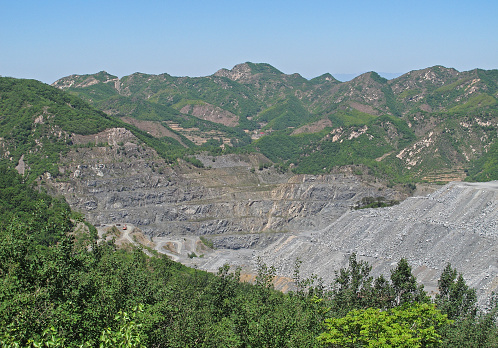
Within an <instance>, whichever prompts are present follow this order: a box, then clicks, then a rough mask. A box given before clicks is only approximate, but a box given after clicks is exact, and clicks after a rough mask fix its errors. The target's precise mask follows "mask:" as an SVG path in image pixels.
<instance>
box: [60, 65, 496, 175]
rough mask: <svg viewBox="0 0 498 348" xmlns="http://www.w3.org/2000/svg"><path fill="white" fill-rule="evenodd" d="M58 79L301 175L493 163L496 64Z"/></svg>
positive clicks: (457, 169) (114, 111)
mask: <svg viewBox="0 0 498 348" xmlns="http://www.w3.org/2000/svg"><path fill="white" fill-rule="evenodd" d="M54 85H55V86H57V87H59V88H62V89H65V90H67V91H69V92H71V93H73V94H76V95H78V96H81V97H83V98H85V99H86V100H87V101H89V102H90V103H92V105H94V106H95V107H97V108H98V109H100V110H102V111H104V112H106V113H108V114H109V115H114V116H118V117H124V116H130V117H133V118H136V119H138V120H151V121H154V122H157V123H158V124H161V125H163V126H165V127H168V128H169V129H171V130H174V131H175V132H177V134H181V135H182V136H183V137H184V139H188V140H190V141H191V142H195V143H197V144H198V145H201V144H203V143H206V144H211V145H215V143H214V142H212V141H211V140H210V139H212V138H215V139H222V141H223V143H225V144H226V145H228V147H225V150H224V151H239V150H236V149H235V147H238V148H240V147H242V148H244V149H245V151H261V152H262V153H263V154H265V155H266V156H267V157H268V158H269V159H271V160H272V161H274V162H275V163H278V165H279V166H281V167H282V168H288V169H292V170H293V171H295V172H297V173H323V172H325V173H326V172H330V171H332V170H334V168H337V167H338V166H344V165H350V164H361V165H366V166H367V167H368V168H370V169H369V171H370V172H371V173H373V174H375V175H379V176H384V177H386V178H387V179H389V180H394V181H438V182H439V181H442V182H444V181H450V180H461V179H464V178H465V177H466V175H467V174H466V173H469V170H470V169H471V168H473V169H472V170H471V172H472V173H477V172H480V171H482V170H484V169H481V167H482V166H483V165H484V164H483V163H484V162H483V161H485V162H486V161H487V162H486V163H488V162H489V161H492V160H479V159H480V158H481V156H484V157H485V158H493V153H492V152H491V153H490V154H489V155H487V152H488V151H490V149H491V147H490V145H491V144H493V143H494V141H495V138H496V134H497V130H498V118H497V115H498V106H497V102H496V100H497V98H498V73H497V71H496V70H489V71H486V70H480V69H475V70H471V71H466V72H458V71H457V70H455V69H451V68H445V67H442V66H434V67H430V68H426V69H422V70H415V71H411V72H409V73H407V74H404V75H402V76H400V77H398V78H396V79H393V80H386V79H384V78H382V77H381V76H379V75H378V74H377V73H375V72H369V73H365V74H363V75H360V76H358V77H356V78H355V79H353V80H351V81H348V82H343V83H341V82H339V81H337V80H336V79H334V78H333V77H332V76H331V75H330V74H324V75H322V76H319V77H317V78H314V79H311V80H307V79H305V78H303V77H302V76H300V75H299V74H290V75H287V74H284V73H282V72H281V71H279V70H278V69H276V68H274V67H272V66H270V65H268V64H255V63H250V62H248V63H244V64H239V65H236V66H235V67H234V68H233V69H231V70H228V69H221V70H219V71H218V72H216V73H215V74H213V75H211V76H206V77H196V78H189V77H173V76H170V75H167V74H162V75H147V74H140V73H136V74H133V75H130V76H125V77H123V78H121V79H118V78H116V77H115V76H112V75H109V74H107V73H102V72H101V73H98V74H96V75H95V76H93V75H85V76H69V77H66V78H63V79H61V80H59V81H57V82H56V83H55V84H54ZM112 89H114V90H112ZM185 142H187V140H186V141H185ZM201 149H202V148H198V150H199V151H201ZM475 161H477V162H475ZM487 166H488V167H489V166H490V165H489V164H488V165H487ZM483 177H484V176H475V175H473V176H472V178H483ZM486 177H489V175H488V176H486Z"/></svg>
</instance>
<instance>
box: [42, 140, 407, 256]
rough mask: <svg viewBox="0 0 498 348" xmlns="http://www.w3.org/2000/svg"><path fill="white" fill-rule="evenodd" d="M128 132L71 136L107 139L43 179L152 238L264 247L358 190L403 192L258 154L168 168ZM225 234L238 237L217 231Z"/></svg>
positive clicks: (335, 209)
mask: <svg viewBox="0 0 498 348" xmlns="http://www.w3.org/2000/svg"><path fill="white" fill-rule="evenodd" d="M126 132H127V131H124V133H122V134H121V133H120V134H117V133H116V132H115V133H116V134H114V133H112V134H101V135H99V136H98V138H97V137H95V138H96V139H93V138H92V139H86V138H85V139H80V140H75V141H79V142H81V143H82V144H86V143H87V142H88V141H95V143H97V139H98V141H99V142H100V141H102V139H104V140H106V141H107V144H108V145H107V146H94V147H82V148H79V149H77V151H75V150H72V151H71V152H70V153H69V154H68V155H67V156H66V157H65V158H64V163H63V166H62V167H61V171H62V172H63V173H64V176H65V177H64V178H63V179H62V180H61V179H58V180H52V179H50V178H46V181H47V182H49V183H50V184H51V185H52V187H53V190H54V193H55V194H62V195H63V196H64V197H65V198H66V200H67V201H68V202H69V204H70V205H71V207H72V208H73V209H75V210H77V211H80V212H82V213H84V214H85V216H86V217H87V219H88V220H89V221H90V222H92V223H94V224H97V225H100V224H111V223H129V224H133V225H134V226H137V227H138V228H140V229H141V230H142V231H143V232H144V233H146V234H147V235H149V236H150V237H157V236H168V235H175V236H178V235H185V236H201V235H202V236H209V237H212V238H213V241H214V243H215V246H216V247H218V248H222V247H229V248H246V247H250V246H253V245H256V244H258V245H262V246H263V245H264V246H266V245H267V244H268V243H270V242H272V241H273V240H274V239H275V237H276V236H278V235H279V233H289V232H293V233H296V232H300V231H308V230H310V229H319V228H323V227H325V226H327V225H329V224H330V223H331V222H332V221H334V220H336V219H337V218H339V217H340V216H341V215H342V214H343V213H344V212H345V211H347V210H348V209H350V206H352V205H353V204H354V203H355V202H356V201H358V200H361V199H362V198H363V197H368V196H373V197H378V196H384V197H386V198H388V199H402V198H404V197H406V194H402V193H399V192H397V191H395V190H393V189H390V188H387V187H386V186H385V185H383V184H381V183H375V182H373V183H370V184H367V183H365V182H363V181H361V180H360V179H359V178H358V177H356V176H354V175H352V174H348V173H338V174H330V175H318V176H315V175H293V174H292V173H279V172H277V171H276V170H275V169H273V168H270V169H268V168H265V169H262V170H259V164H260V163H262V161H268V160H267V159H266V158H264V157H263V156H261V155H259V157H258V156H257V155H256V156H253V155H226V156H221V157H210V156H202V157H200V159H201V160H202V161H203V162H205V165H206V167H207V166H209V167H210V168H205V169H198V168H195V167H192V166H190V165H188V164H186V163H183V164H182V163H180V164H178V165H175V166H173V167H171V166H169V165H167V164H166V163H164V161H163V160H162V159H161V158H159V156H157V154H155V152H154V151H153V150H151V149H150V148H146V147H144V146H142V145H140V144H137V142H136V139H134V137H133V136H132V135H131V134H128V133H126ZM261 233H263V234H265V235H269V234H271V235H272V238H270V239H267V238H263V239H262V238H261V236H262V234H261ZM226 235H236V236H237V237H236V238H232V239H231V240H232V241H233V242H230V240H229V239H224V238H217V237H219V236H226Z"/></svg>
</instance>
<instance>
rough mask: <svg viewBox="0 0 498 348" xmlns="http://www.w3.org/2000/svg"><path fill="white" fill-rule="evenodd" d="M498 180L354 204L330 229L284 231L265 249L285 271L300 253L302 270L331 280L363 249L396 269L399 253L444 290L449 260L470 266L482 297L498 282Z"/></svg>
mask: <svg viewBox="0 0 498 348" xmlns="http://www.w3.org/2000/svg"><path fill="white" fill-rule="evenodd" d="M497 251H498V182H497V181H494V182H489V183H474V184H471V183H461V182H453V183H450V184H448V185H446V186H444V187H443V188H441V189H439V190H438V191H436V192H434V193H432V194H430V195H428V196H425V197H412V198H408V199H406V200H405V201H404V202H402V203H401V204H400V205H399V206H394V207H390V208H384V209H366V210H359V211H348V212H347V213H345V214H344V215H343V216H341V217H340V218H339V219H338V220H337V221H335V222H333V223H332V224H330V225H329V226H327V227H326V228H323V229H321V230H315V231H314V232H311V233H301V234H298V235H294V236H284V237H282V238H280V239H279V240H277V241H275V242H274V243H273V244H272V245H270V246H269V247H267V248H266V249H265V250H263V251H262V252H261V253H260V256H261V257H262V259H263V260H264V261H265V262H266V263H267V264H268V265H275V266H276V268H277V269H278V271H279V273H280V275H283V276H290V275H292V272H293V265H294V261H295V259H296V258H299V259H300V260H302V261H303V264H302V266H301V272H302V275H303V276H309V275H311V274H317V275H318V276H319V277H322V278H323V279H324V281H325V284H327V283H330V282H331V281H332V280H333V278H334V271H335V270H338V269H340V268H341V267H345V266H346V263H347V258H348V256H349V255H350V254H351V253H356V254H357V255H358V256H359V258H361V259H365V260H367V261H369V262H370V264H371V265H372V266H373V270H372V274H373V275H379V274H389V270H390V269H392V268H394V266H395V265H396V263H397V262H398V261H399V259H400V258H402V257H405V258H406V259H407V260H408V261H409V263H410V264H411V265H412V268H413V271H414V274H415V275H416V276H417V279H418V280H419V281H420V282H422V283H423V284H424V285H425V287H426V290H428V291H435V290H437V280H438V279H439V277H440V274H441V271H442V270H443V268H444V267H445V266H446V264H447V263H451V265H452V266H453V267H454V268H456V269H457V270H458V271H459V272H461V273H463V275H464V278H465V280H466V281H467V283H468V284H469V285H470V286H472V287H474V288H476V289H477V291H478V297H479V300H480V301H481V302H482V301H484V299H486V298H487V297H488V296H489V295H490V294H491V292H492V291H496V290H497V288H498V259H497Z"/></svg>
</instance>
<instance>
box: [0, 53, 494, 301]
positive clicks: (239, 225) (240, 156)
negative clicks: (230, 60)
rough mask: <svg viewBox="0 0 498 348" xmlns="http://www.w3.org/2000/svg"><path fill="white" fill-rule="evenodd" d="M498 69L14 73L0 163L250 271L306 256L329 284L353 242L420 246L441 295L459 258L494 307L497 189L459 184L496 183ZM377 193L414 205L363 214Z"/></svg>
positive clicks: (149, 240)
mask: <svg viewBox="0 0 498 348" xmlns="http://www.w3.org/2000/svg"><path fill="white" fill-rule="evenodd" d="M497 76H498V75H497V74H496V71H483V70H479V69H476V70H473V71H468V72H458V71H456V70H454V69H448V68H444V67H441V66H435V67H431V68H427V69H422V70H419V71H412V72H409V73H407V74H404V75H402V76H400V77H398V78H396V79H393V80H386V79H383V78H381V77H380V76H379V75H378V74H376V73H374V72H371V73H366V74H363V75H361V76H359V77H357V78H355V79H353V80H351V81H348V82H344V83H341V82H339V81H337V80H335V79H334V78H333V77H332V76H331V75H329V74H325V75H322V76H320V77H317V78H315V79H311V80H306V79H304V78H302V77H301V76H300V75H299V74H292V75H286V74H283V73H281V72H280V71H279V70H277V69H275V68H273V67H272V66H270V65H268V64H253V63H244V64H240V65H237V66H235V67H234V68H233V69H231V70H228V69H221V70H220V71H218V72H216V73H215V74H213V75H211V76H207V77H199V78H189V77H178V78H177V77H173V76H170V75H168V74H162V75H147V74H141V73H136V74H133V75H130V76H125V77H122V78H118V77H116V76H113V75H110V74H108V73H106V72H100V73H97V74H93V75H81V76H80V75H71V76H68V77H65V78H62V79H60V80H58V81H56V82H55V83H54V84H53V86H54V87H57V88H54V87H50V86H46V85H43V84H41V83H37V82H35V81H29V80H27V81H21V80H15V79H9V78H2V79H1V80H0V82H1V83H2V89H1V91H2V95H1V99H0V102H1V103H2V115H1V117H2V120H3V124H4V125H5V127H3V128H2V133H1V134H0V135H1V137H0V143H1V147H0V155H1V156H0V157H1V161H2V164H4V165H7V166H12V167H15V168H17V169H18V171H19V172H22V173H23V174H24V175H25V177H26V178H28V179H29V180H31V181H33V182H35V183H36V184H37V185H38V186H39V187H42V188H43V189H44V190H47V191H48V192H49V193H50V194H52V195H54V196H59V197H63V198H64V199H65V200H66V201H67V202H68V203H69V204H70V206H71V208H72V209H74V210H75V211H78V212H80V213H82V214H84V216H85V217H86V219H87V220H88V221H89V222H90V223H92V224H95V225H96V226H97V227H98V228H99V232H100V233H101V234H102V233H105V231H106V230H107V229H108V228H110V226H116V227H117V226H118V224H120V225H121V226H123V225H126V226H130V230H126V231H120V230H119V229H118V231H120V232H124V233H121V234H120V235H119V236H116V237H117V238H118V241H119V243H120V244H123V245H125V246H126V245H130V246H131V245H136V244H137V243H139V244H143V245H144V248H145V249H144V250H146V252H148V253H149V254H150V253H151V252H153V251H155V252H160V253H165V254H167V255H168V256H169V257H170V258H172V259H173V260H176V261H180V262H182V263H184V264H185V265H189V266H193V267H196V268H199V269H204V270H209V271H211V272H216V270H217V269H218V268H219V267H220V266H222V265H223V264H224V263H225V262H228V263H229V264H231V265H233V266H242V267H243V271H244V273H245V274H247V275H248V276H249V277H251V276H254V272H255V263H256V260H257V259H258V258H259V257H260V258H261V259H262V260H263V261H264V262H265V263H267V264H268V265H274V266H275V267H276V269H277V270H278V275H279V277H281V278H280V279H290V278H291V277H290V276H291V272H292V270H291V269H290V268H291V267H292V266H293V265H294V264H295V261H296V259H299V260H301V261H303V266H302V269H301V271H302V272H303V275H305V276H307V277H308V276H311V275H312V274H316V275H318V276H319V277H321V278H323V279H324V281H325V282H326V283H328V284H330V282H331V281H332V280H333V278H334V276H335V273H334V272H335V271H336V270H338V269H339V268H341V267H344V266H345V263H346V262H347V260H348V257H349V256H348V255H351V254H353V253H355V254H357V255H358V256H359V257H361V258H362V259H364V260H368V261H369V262H371V263H372V265H373V274H375V275H378V274H387V273H388V272H389V269H390V268H389V267H390V266H392V265H393V264H395V263H396V262H397V260H399V259H400V258H402V257H406V258H407V259H408V260H409V261H410V262H411V263H412V264H413V265H414V268H415V271H416V272H417V274H418V275H419V279H420V280H421V281H422V282H423V283H424V284H425V286H426V287H427V288H428V289H430V291H435V289H436V287H437V284H436V282H437V279H438V276H439V272H440V270H441V269H442V268H444V266H445V263H446V262H451V264H452V265H453V266H454V267H456V268H457V269H458V270H459V271H460V272H464V274H465V276H466V277H467V278H466V280H468V282H469V283H470V284H472V286H474V287H475V288H476V289H477V290H478V294H479V299H480V300H481V301H484V299H485V298H487V297H489V295H490V292H491V291H493V290H495V288H496V284H495V283H496V279H497V274H496V272H495V267H496V265H495V264H494V263H493V262H494V258H493V256H492V253H491V251H492V250H493V248H494V244H493V243H494V239H493V238H494V232H495V230H496V228H497V226H496V223H495V221H496V211H497V207H496V195H495V194H494V192H495V191H496V190H495V189H494V186H493V184H489V185H488V186H484V187H479V186H476V184H470V183H469V184H456V183H450V184H448V185H449V186H442V185H443V184H445V183H448V182H452V181H461V180H468V181H472V180H476V179H478V180H481V181H488V180H492V179H497V177H496V173H497V172H498V171H496V170H495V168H496V153H498V152H497V149H498V148H497V146H498V143H497V141H496V139H497V138H498V118H497V117H498V112H497V109H496V106H497V102H496V97H497V96H498V80H497ZM28 101H29V102H28ZM14 116H16V117H14ZM25 139H29V140H28V141H26V140H25ZM465 185H467V186H465ZM481 189H482V190H481ZM445 190H447V191H448V192H450V194H449V195H450V196H451V197H453V198H452V199H451V200H448V201H445V199H446V198H444V199H443V198H441V197H443V196H444V194H443V192H446V191H445ZM480 190H481V191H482V193H480V192H481V191H480ZM427 195H428V196H427ZM365 199H366V200H370V201H376V200H378V201H380V200H386V201H400V202H401V204H400V205H395V206H393V207H389V208H382V209H366V210H358V211H356V210H353V208H354V207H356V206H357V205H358V204H359V202H361V201H362V200H365ZM440 200H442V201H444V202H445V204H443V205H437V204H433V203H434V202H437V201H440ZM466 211H467V212H468V213H467V215H465V212H466ZM479 212H481V213H482V214H484V213H486V214H487V215H486V216H484V215H479ZM460 215H462V216H465V218H466V220H464V221H462V222H461V223H456V222H455V221H459V219H460ZM424 217H425V218H424ZM482 218H486V219H487V220H485V221H484V222H482V221H481V219H482ZM130 233H131V234H130ZM133 233H135V234H133ZM132 234H133V235H132ZM456 236H459V238H456ZM201 237H202V238H201ZM434 242H437V243H436V244H433V243H434ZM467 244H469V245H470V246H469V247H468V249H466V246H467ZM147 248H150V250H149V249H147ZM481 248H485V249H481ZM449 250H452V253H451V254H446V253H447V252H448V251H449ZM490 250H491V251H490ZM443 255H445V256H444V257H443ZM455 255H466V256H465V258H464V259H461V258H455ZM481 256H482V257H483V258H484V260H485V261H482V260H481V259H480V257H481ZM469 265H471V266H469ZM280 284H281V286H282V288H289V286H291V285H289V284H288V282H287V283H286V282H285V281H282V282H281V283H280Z"/></svg>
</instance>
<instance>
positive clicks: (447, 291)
mask: <svg viewBox="0 0 498 348" xmlns="http://www.w3.org/2000/svg"><path fill="white" fill-rule="evenodd" d="M438 286H439V294H437V295H436V299H435V302H436V304H437V305H438V308H439V309H440V310H441V311H442V312H443V313H445V314H447V315H448V317H449V318H450V319H457V318H462V319H463V318H464V317H468V316H470V317H475V315H476V313H477V296H476V292H475V289H472V288H470V287H469V286H468V285H467V284H466V283H465V280H464V279H463V276H462V274H457V271H456V269H453V268H451V265H450V264H449V263H448V264H447V265H446V267H445V269H444V270H443V273H442V274H441V277H440V279H439V281H438Z"/></svg>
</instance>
